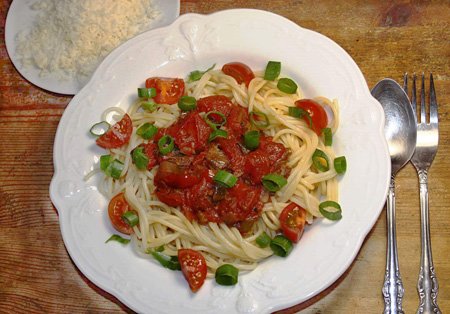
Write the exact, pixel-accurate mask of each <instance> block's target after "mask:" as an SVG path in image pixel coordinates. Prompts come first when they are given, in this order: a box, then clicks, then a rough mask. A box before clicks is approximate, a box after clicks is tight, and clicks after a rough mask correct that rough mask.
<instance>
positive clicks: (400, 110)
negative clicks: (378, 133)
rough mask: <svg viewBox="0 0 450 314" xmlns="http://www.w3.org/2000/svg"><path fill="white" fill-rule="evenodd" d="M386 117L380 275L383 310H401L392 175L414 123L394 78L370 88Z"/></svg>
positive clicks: (407, 150) (408, 148)
mask: <svg viewBox="0 0 450 314" xmlns="http://www.w3.org/2000/svg"><path fill="white" fill-rule="evenodd" d="M372 95H373V97H375V98H376V99H377V100H378V101H379V102H380V104H381V106H382V107H383V109H384V115H385V118H386V122H385V126H384V134H385V136H386V140H387V142H388V147H389V154H390V155H391V167H392V170H391V183H390V186H389V192H388V198H387V202H386V214H387V231H388V235H387V257H386V274H385V277H384V285H383V289H382V292H383V297H384V313H385V314H387V313H392V314H394V313H403V309H402V298H403V294H404V289H403V284H402V279H401V277H400V271H399V265H398V253H397V240H396V233H395V175H396V174H397V172H398V171H399V170H400V169H401V168H402V167H403V166H404V165H405V164H406V163H407V162H408V161H409V159H410V158H411V156H412V155H413V153H414V149H415V147H416V137H417V125H416V117H415V116H414V113H413V110H412V108H411V104H410V102H409V99H408V96H407V95H406V94H405V92H404V91H403V89H402V87H401V86H400V85H398V84H397V83H396V82H395V81H394V80H391V79H383V80H381V81H380V82H378V83H377V85H375V87H374V88H373V89H372Z"/></svg>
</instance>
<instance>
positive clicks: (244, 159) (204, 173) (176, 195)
mask: <svg viewBox="0 0 450 314" xmlns="http://www.w3.org/2000/svg"><path fill="white" fill-rule="evenodd" d="M210 111H219V112H221V113H222V114H223V115H224V116H225V117H226V118H227V122H226V123H225V125H224V126H222V129H224V130H226V131H227V132H228V137H227V138H217V139H215V140H214V141H212V142H208V138H209V135H210V134H211V132H212V129H211V127H210V126H209V125H208V124H207V123H206V122H205V120H204V119H203V117H202V114H201V113H206V112H210ZM250 127H251V125H250V122H249V116H248V113H247V110H246V109H244V108H242V107H240V106H238V105H235V104H233V103H232V102H231V101H230V100H229V99H228V98H227V97H225V96H209V97H205V98H202V99H199V100H198V101H197V109H196V110H194V111H191V112H189V113H184V114H183V115H182V116H181V117H180V118H179V119H178V121H177V122H176V123H174V124H172V125H171V126H170V127H168V128H164V129H159V130H158V133H157V134H156V136H155V138H154V139H153V141H154V142H149V143H147V144H144V147H145V152H146V154H147V155H148V156H149V159H150V163H149V169H150V168H152V167H153V166H155V165H157V164H158V165H159V168H158V171H157V173H156V176H155V185H156V191H155V193H156V195H157V197H158V198H159V200H161V201H162V202H164V203H166V204H167V205H169V206H174V207H177V206H179V207H180V209H181V211H182V212H183V214H184V215H185V216H186V217H187V218H188V219H189V220H191V221H193V220H196V221H198V222H199V223H201V224H206V223H208V222H217V223H221V222H224V223H226V224H227V225H229V226H235V227H237V228H239V230H240V231H241V232H246V231H249V230H250V228H251V226H252V225H253V223H254V222H255V221H256V220H257V219H258V218H259V216H260V215H261V211H262V207H263V203H262V201H261V195H262V193H263V187H262V184H261V178H262V177H263V176H264V175H266V174H268V173H272V172H280V171H282V170H283V169H282V168H283V165H284V163H285V160H286V157H287V151H286V148H285V147H284V146H283V145H282V144H279V143H275V142H273V141H272V138H271V137H268V136H264V135H263V134H261V137H260V145H259V147H258V148H257V149H256V150H254V151H249V150H247V149H246V148H245V147H244V145H243V135H244V134H245V132H247V131H248V130H250ZM166 134H167V135H170V136H172V137H173V139H174V142H175V145H176V147H177V149H175V150H174V151H172V152H171V153H169V154H168V155H165V156H163V155H160V154H159V153H158V148H157V145H156V144H155V143H157V141H158V140H159V139H160V138H161V137H162V136H163V135H166ZM219 169H224V170H227V171H229V172H231V173H233V174H234V175H235V176H236V177H238V181H237V183H236V185H235V186H233V187H232V188H224V187H221V186H218V185H217V184H215V183H214V181H213V177H214V175H215V173H216V172H217V171H218V170H219Z"/></svg>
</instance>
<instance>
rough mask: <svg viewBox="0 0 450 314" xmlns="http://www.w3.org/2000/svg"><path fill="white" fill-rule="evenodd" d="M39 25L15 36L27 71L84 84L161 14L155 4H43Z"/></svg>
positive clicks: (59, 0) (126, 0)
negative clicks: (30, 70)
mask: <svg viewBox="0 0 450 314" xmlns="http://www.w3.org/2000/svg"><path fill="white" fill-rule="evenodd" d="M31 9H33V10H37V12H38V15H37V18H36V23H35V25H34V26H33V28H32V29H30V30H28V31H27V30H25V31H23V32H21V33H19V34H18V36H17V37H16V43H17V49H16V54H17V56H18V59H19V60H20V61H21V64H22V66H23V67H24V68H31V67H36V68H37V69H39V71H40V74H41V76H46V75H48V74H52V76H53V75H56V77H58V78H60V79H66V80H68V79H70V80H73V79H74V80H77V81H78V82H79V83H80V84H81V85H84V84H85V83H86V82H87V81H88V80H89V78H90V77H91V75H92V73H93V72H94V70H95V69H96V68H97V66H98V65H99V64H100V62H101V61H102V60H103V59H104V58H105V57H106V56H107V55H108V54H109V53H110V52H111V51H112V50H113V49H114V48H116V47H117V46H119V45H120V44H121V43H123V42H124V41H126V40H127V39H130V38H132V37H134V36H136V35H137V34H139V33H142V32H144V31H146V30H148V29H150V28H151V25H152V23H153V22H154V21H155V20H157V19H158V18H159V17H160V15H161V13H160V12H159V11H158V10H157V9H155V8H154V6H153V4H152V0H75V1H74V0H40V1H38V2H36V3H34V4H33V5H32V6H31Z"/></svg>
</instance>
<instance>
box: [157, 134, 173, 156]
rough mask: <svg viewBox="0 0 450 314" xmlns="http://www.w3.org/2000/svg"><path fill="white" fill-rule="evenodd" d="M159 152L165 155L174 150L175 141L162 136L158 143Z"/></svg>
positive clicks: (167, 136) (169, 137)
mask: <svg viewBox="0 0 450 314" xmlns="http://www.w3.org/2000/svg"><path fill="white" fill-rule="evenodd" d="M158 148H159V152H160V153H161V154H163V155H167V154H168V153H170V152H171V151H173V149H174V148H175V141H174V140H173V138H172V136H170V135H164V136H163V137H161V138H160V139H159V141H158Z"/></svg>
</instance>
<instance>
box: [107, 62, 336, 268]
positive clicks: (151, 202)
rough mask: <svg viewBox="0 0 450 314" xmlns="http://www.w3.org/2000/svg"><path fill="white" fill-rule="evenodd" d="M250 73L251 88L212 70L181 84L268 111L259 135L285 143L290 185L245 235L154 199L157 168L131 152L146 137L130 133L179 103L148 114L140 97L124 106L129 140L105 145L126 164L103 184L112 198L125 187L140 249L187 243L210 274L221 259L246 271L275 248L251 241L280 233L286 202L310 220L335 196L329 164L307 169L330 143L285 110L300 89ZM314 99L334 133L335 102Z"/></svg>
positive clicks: (165, 121) (167, 120)
mask: <svg viewBox="0 0 450 314" xmlns="http://www.w3.org/2000/svg"><path fill="white" fill-rule="evenodd" d="M255 75H256V78H255V79H253V80H252V81H251V83H250V84H249V87H248V89H247V87H246V86H245V85H244V84H240V85H239V84H237V83H236V81H235V80H234V79H233V78H232V77H230V76H227V75H225V74H224V73H223V72H222V71H220V70H213V71H209V72H207V73H205V74H204V75H203V77H202V78H201V79H200V80H199V81H197V82H193V83H186V84H187V85H186V92H187V94H188V95H190V96H194V97H195V98H196V99H199V98H202V97H205V96H210V95H217V94H221V95H225V96H228V97H229V98H230V99H231V100H232V101H233V103H235V104H238V105H240V106H243V107H245V108H248V111H249V112H250V111H259V112H263V113H265V114H266V115H267V116H268V118H269V121H270V125H269V127H268V128H267V129H265V130H264V133H265V134H266V135H269V136H272V137H273V140H274V141H275V142H278V143H282V144H283V145H284V146H285V147H286V148H287V149H288V151H289V154H288V160H287V166H288V167H290V168H291V170H290V174H289V177H288V178H287V181H288V183H287V185H286V186H284V188H282V189H281V190H280V191H278V192H276V193H275V194H272V195H271V196H270V198H269V199H268V200H267V201H266V202H265V204H264V206H263V210H262V215H261V217H260V218H259V220H258V221H257V222H256V223H255V224H254V226H253V229H252V230H251V232H250V233H248V234H246V235H242V234H241V233H240V232H239V230H238V229H237V228H235V227H229V226H227V225H226V224H224V223H220V224H218V223H212V222H210V223H208V224H206V225H201V224H199V223H197V222H196V221H189V220H188V219H187V218H186V217H185V216H184V214H183V213H182V212H181V211H180V210H178V209H177V208H172V207H170V206H168V205H166V204H164V203H163V202H161V201H159V200H158V199H157V197H156V196H155V194H154V191H155V185H154V182H153V179H154V176H155V174H156V171H157V168H158V167H154V168H153V169H152V170H150V171H148V170H138V169H137V168H136V167H134V166H133V165H132V160H131V154H130V152H131V150H132V149H133V148H135V147H136V146H138V145H139V144H141V143H143V142H144V140H143V139H142V138H141V137H139V136H137V135H136V134H135V133H136V129H137V128H139V127H140V126H141V125H143V124H144V123H146V122H150V123H154V124H155V126H157V127H159V128H160V127H168V126H169V125H171V124H172V123H174V122H175V121H176V120H177V119H178V118H179V116H180V109H179V108H178V106H176V105H160V106H159V107H158V109H157V110H156V111H154V112H152V113H150V112H145V111H142V110H140V103H139V101H137V102H136V103H135V104H133V105H132V106H131V108H130V109H129V110H128V114H129V115H130V117H131V119H132V121H133V133H132V134H133V135H132V137H131V140H130V141H129V143H128V144H126V145H124V146H123V147H121V148H119V149H112V150H110V154H111V155H112V156H114V157H115V158H117V159H119V160H121V161H122V162H123V163H124V165H125V167H124V170H123V172H122V176H121V178H120V179H118V180H115V179H112V178H111V177H107V176H105V178H104V180H103V182H102V184H101V186H100V190H101V192H102V193H104V194H105V195H106V196H107V197H109V198H111V197H113V196H114V195H116V194H118V193H119V192H125V198H126V200H127V201H128V203H129V204H130V205H131V207H132V208H133V209H135V210H136V211H137V212H138V215H139V225H138V226H135V227H134V234H133V236H132V238H133V240H132V242H133V243H134V245H135V247H136V248H137V249H138V250H139V251H141V252H142V253H145V252H146V251H147V250H148V249H154V248H157V247H160V246H162V245H163V246H164V253H165V254H168V255H177V250H178V249H180V248H192V249H195V250H199V251H201V252H202V254H203V256H204V257H205V259H206V261H207V265H208V275H209V276H211V275H213V274H214V272H215V269H216V268H217V267H219V266H220V265H221V264H224V263H229V264H233V265H234V266H236V267H237V268H239V269H240V270H251V269H254V268H255V267H256V266H257V263H258V262H259V261H261V260H262V259H264V258H267V257H268V256H271V255H272V254H273V252H272V250H271V249H270V248H260V247H259V246H258V245H257V244H256V242H255V240H256V238H257V237H258V236H259V235H260V234H261V233H263V232H264V231H265V232H266V233H267V234H268V235H270V236H271V237H273V236H275V235H276V234H277V232H278V231H279V228H280V222H279V219H278V217H279V214H280V213H281V211H282V210H283V208H284V207H285V206H286V205H288V204H289V203H290V202H295V203H297V204H299V205H300V206H302V207H304V208H305V209H306V210H307V222H308V223H312V221H313V217H317V216H321V214H320V212H319V203H320V202H321V201H323V200H324V199H327V200H334V201H337V200H338V185H337V180H336V175H337V173H336V171H335V169H334V167H333V164H332V163H331V164H330V169H329V170H328V171H325V172H316V171H314V170H313V169H312V168H311V166H312V155H313V153H314V151H315V150H316V149H317V148H318V149H320V150H322V151H324V152H325V153H326V154H327V155H328V156H329V157H330V160H333V158H334V152H333V149H332V148H331V147H330V146H325V145H324V143H323V139H322V138H320V137H319V136H317V134H316V133H315V132H314V131H313V130H312V129H311V128H310V127H309V126H308V125H307V123H306V122H305V121H304V120H303V119H298V118H293V117H291V116H289V115H288V108H289V107H290V106H294V102H295V101H296V100H298V99H301V98H303V94H302V92H301V90H300V89H298V90H297V92H296V93H295V94H293V95H288V94H285V93H283V92H281V91H280V90H279V89H278V88H277V82H276V81H266V80H264V79H263V78H262V73H255ZM315 100H316V101H317V102H319V103H321V104H322V105H323V106H324V107H326V108H327V110H328V111H330V112H331V113H332V115H333V116H334V117H333V119H331V122H330V125H329V126H330V127H331V129H332V131H333V133H334V132H335V131H336V129H337V127H338V121H339V112H338V103H337V101H330V100H328V99H327V98H325V97H320V98H317V99H315ZM112 112H113V113H114V112H115V113H119V114H120V113H121V112H120V110H117V109H108V110H107V112H105V117H104V118H105V119H106V116H107V115H110V114H111V113H112Z"/></svg>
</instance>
